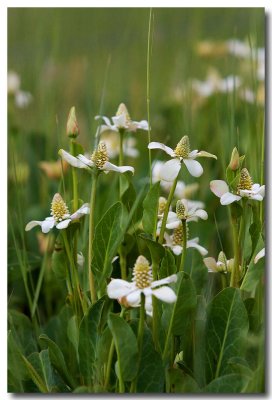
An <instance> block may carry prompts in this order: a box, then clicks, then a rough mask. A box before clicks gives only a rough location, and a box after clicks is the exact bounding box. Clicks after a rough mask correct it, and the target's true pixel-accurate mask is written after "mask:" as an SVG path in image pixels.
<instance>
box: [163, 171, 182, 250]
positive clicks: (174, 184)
mask: <svg viewBox="0 0 272 400" xmlns="http://www.w3.org/2000/svg"><path fill="white" fill-rule="evenodd" d="M177 182H178V175H177V177H176V179H175V180H174V182H173V185H172V187H171V190H170V193H169V195H168V199H167V202H166V205H165V210H164V213H163V219H162V225H161V231H160V236H159V240H158V242H159V243H160V244H162V243H163V238H164V231H165V227H166V221H167V217H168V212H169V208H170V205H171V201H172V199H173V196H174V193H175V190H176V186H177Z"/></svg>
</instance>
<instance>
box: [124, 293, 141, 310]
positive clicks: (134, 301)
mask: <svg viewBox="0 0 272 400" xmlns="http://www.w3.org/2000/svg"><path fill="white" fill-rule="evenodd" d="M126 298H127V302H128V304H129V305H130V306H131V307H138V306H139V305H140V303H141V290H140V289H136V290H134V291H133V292H131V293H129V294H128V295H127V296H126Z"/></svg>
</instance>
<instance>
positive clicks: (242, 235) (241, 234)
mask: <svg viewBox="0 0 272 400" xmlns="http://www.w3.org/2000/svg"><path fill="white" fill-rule="evenodd" d="M246 206H247V199H242V207H243V214H242V216H241V218H240V229H239V238H238V241H239V252H240V254H239V258H240V260H241V266H242V267H243V264H244V251H242V249H244V242H245V227H246Z"/></svg>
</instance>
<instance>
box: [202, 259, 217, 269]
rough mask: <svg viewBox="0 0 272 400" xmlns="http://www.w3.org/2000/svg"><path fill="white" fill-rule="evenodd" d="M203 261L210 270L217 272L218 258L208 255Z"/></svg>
mask: <svg viewBox="0 0 272 400" xmlns="http://www.w3.org/2000/svg"><path fill="white" fill-rule="evenodd" d="M203 261H204V264H205V265H206V267H207V268H208V270H209V271H211V272H217V264H216V260H215V259H214V258H213V257H206V258H204V259H203Z"/></svg>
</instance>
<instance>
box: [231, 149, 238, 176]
mask: <svg viewBox="0 0 272 400" xmlns="http://www.w3.org/2000/svg"><path fill="white" fill-rule="evenodd" d="M229 168H230V169H231V170H232V171H236V170H237V169H238V168H239V153H238V150H237V149H236V147H234V149H233V150H232V153H231V158H230V163H229Z"/></svg>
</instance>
